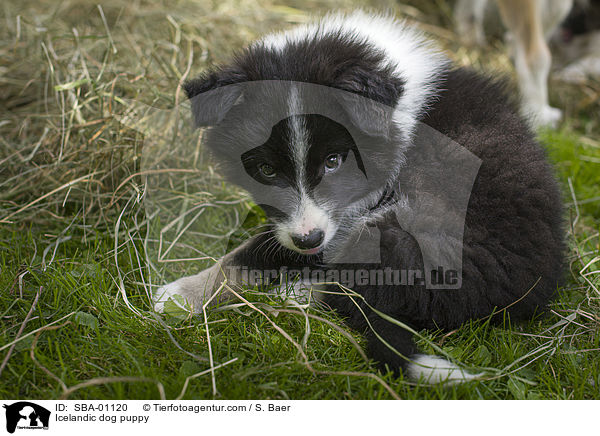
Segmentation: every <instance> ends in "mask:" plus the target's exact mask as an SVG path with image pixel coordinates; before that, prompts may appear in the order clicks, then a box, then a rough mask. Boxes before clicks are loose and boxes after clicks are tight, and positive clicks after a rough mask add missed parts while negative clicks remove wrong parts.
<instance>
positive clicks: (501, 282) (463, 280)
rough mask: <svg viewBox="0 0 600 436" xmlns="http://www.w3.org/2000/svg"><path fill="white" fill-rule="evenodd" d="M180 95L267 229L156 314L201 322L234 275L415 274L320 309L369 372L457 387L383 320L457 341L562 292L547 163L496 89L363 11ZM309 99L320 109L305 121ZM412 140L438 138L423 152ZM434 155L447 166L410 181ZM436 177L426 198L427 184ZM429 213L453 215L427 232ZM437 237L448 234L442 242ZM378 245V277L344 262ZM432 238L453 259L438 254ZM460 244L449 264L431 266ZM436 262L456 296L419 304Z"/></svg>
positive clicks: (256, 50)
mask: <svg viewBox="0 0 600 436" xmlns="http://www.w3.org/2000/svg"><path fill="white" fill-rule="evenodd" d="M306 87H313V88H311V90H307V88H306ZM315 87H316V89H317V91H315ZM185 89H186V91H187V94H188V96H189V97H190V98H191V99H192V110H193V112H194V117H195V120H196V123H197V125H198V126H208V127H209V129H208V130H207V131H206V132H205V134H204V135H203V140H204V141H205V144H206V146H207V147H208V148H209V149H210V151H211V152H212V154H213V155H214V157H215V159H216V160H217V161H218V162H219V163H220V164H221V166H222V168H223V169H224V171H225V173H226V174H227V175H228V177H229V178H230V179H231V180H232V181H233V182H234V183H238V184H240V185H241V186H242V187H244V188H246V189H247V190H248V191H249V192H250V193H252V195H253V196H254V198H255V201H256V202H257V203H258V204H259V205H261V206H262V207H263V208H264V210H265V212H266V213H267V215H268V216H269V218H270V222H271V227H270V230H269V231H268V232H265V233H263V234H260V235H257V236H255V237H253V238H251V239H250V240H248V241H246V242H245V243H244V244H242V246H241V247H239V248H238V249H236V250H234V251H233V252H231V253H229V254H227V255H226V256H225V257H223V258H222V259H221V260H220V261H219V263H218V264H216V265H214V266H213V267H211V268H209V269H207V270H205V271H203V272H201V273H200V274H198V275H195V276H190V277H184V278H181V279H179V280H177V281H175V282H172V283H170V284H168V285H166V286H164V287H162V288H161V289H159V290H158V291H157V292H156V293H155V295H154V299H155V303H156V305H155V308H156V310H158V311H162V310H164V303H165V301H166V300H167V299H168V298H170V297H173V296H176V295H178V296H181V297H183V298H184V299H186V300H187V301H188V302H189V303H190V305H191V306H192V307H193V308H194V309H195V310H200V309H201V307H202V305H203V304H204V303H205V302H206V301H208V299H209V298H211V297H212V296H213V294H214V292H215V290H217V289H218V288H219V286H220V285H221V283H222V281H223V279H224V278H225V277H227V278H228V283H229V285H231V286H239V285H244V283H240V282H237V283H236V280H238V278H237V276H235V274H230V273H229V271H234V270H235V267H246V268H250V269H255V270H261V271H266V270H271V269H275V270H281V268H282V267H285V268H287V269H288V270H290V269H296V270H300V269H305V268H307V269H309V270H318V269H322V270H326V271H338V272H339V271H340V270H341V269H342V268H344V269H353V270H360V269H364V270H369V271H371V270H378V271H390V270H393V271H412V272H413V273H414V272H415V271H416V272H417V273H418V274H416V275H415V276H414V277H413V279H414V278H415V277H416V278H417V279H416V280H410V279H409V280H392V281H391V282H390V281H386V280H383V282H379V281H378V282H377V283H374V282H373V281H370V282H368V283H365V282H360V283H354V284H353V286H350V287H352V290H353V291H354V292H355V293H356V294H354V296H353V297H351V296H349V295H348V294H347V293H344V292H339V291H340V287H339V286H337V285H336V284H328V285H322V286H321V288H320V289H321V290H322V291H323V293H322V294H321V298H322V300H323V301H324V303H325V304H327V305H329V306H330V307H331V308H333V309H335V310H336V311H338V312H339V313H340V314H342V315H343V316H344V317H345V318H346V319H347V322H348V324H349V325H350V326H351V327H353V328H356V329H358V330H360V331H364V332H365V334H366V336H367V339H368V352H369V354H370V356H371V357H372V358H373V359H374V360H375V361H376V362H378V363H379V364H380V365H381V366H382V367H385V366H386V365H387V367H388V368H390V369H391V370H393V371H396V372H397V371H400V370H405V371H406V372H407V375H408V376H409V377H411V378H413V379H419V378H421V377H425V378H426V379H427V380H429V381H432V382H439V381H444V380H460V379H468V378H469V377H470V376H469V374H467V373H465V372H463V371H461V370H460V369H459V368H458V367H457V366H455V365H453V364H452V363H450V362H448V361H446V360H444V359H441V358H438V357H435V356H427V355H423V354H419V353H418V350H417V348H416V345H415V343H414V341H413V335H412V333H410V332H409V331H408V330H407V329H406V328H404V327H403V326H402V325H400V324H399V323H395V322H393V319H395V320H398V321H400V322H401V323H403V324H404V325H407V326H409V327H411V328H412V329H416V330H419V329H432V328H442V329H454V328H457V327H458V326H460V325H461V324H462V323H464V322H465V321H468V320H473V319H479V318H484V317H488V316H491V315H492V314H494V313H495V312H497V311H500V312H501V313H502V314H504V311H505V312H508V313H509V314H510V316H511V319H513V320H514V319H524V318H528V317H531V316H532V314H533V313H534V311H535V310H536V308H539V307H543V306H544V305H545V304H546V303H547V302H548V300H549V299H550V297H551V296H552V295H553V293H554V292H555V291H556V289H557V287H558V286H559V284H560V282H561V277H562V271H563V262H564V257H563V254H564V253H563V252H564V240H563V238H564V231H563V223H562V205H561V195H560V191H559V188H558V185H557V183H556V181H555V179H554V177H553V172H552V168H551V166H550V165H549V163H548V162H547V160H546V157H545V153H544V151H543V149H542V147H541V146H540V145H539V144H538V143H537V142H536V140H535V138H534V135H533V134H532V133H531V131H530V129H529V127H528V126H527V124H526V122H525V121H524V120H523V119H522V118H521V117H520V116H519V114H518V109H517V107H516V105H515V104H514V103H513V99H512V98H510V97H509V96H508V95H507V91H506V87H505V86H504V85H503V84H501V83H498V82H495V81H491V80H489V79H488V78H485V77H482V76H481V75H479V74H477V73H474V72H472V71H469V70H467V69H464V68H454V67H452V66H451V65H450V63H449V61H448V60H447V58H446V57H445V56H444V55H443V54H441V53H440V52H439V51H438V50H436V49H435V48H434V47H432V45H431V44H430V43H429V42H428V41H427V40H426V39H425V38H424V37H423V36H422V35H421V34H420V33H419V32H418V31H417V30H416V29H414V28H412V27H410V26H408V25H407V24H405V23H402V22H398V21H396V20H394V19H393V18H390V17H386V16H373V15H369V14H366V13H364V12H360V11H359V12H355V13H353V14H350V15H340V14H334V15H329V16H326V17H325V18H323V19H322V20H320V21H319V22H317V23H314V24H310V25H306V26H302V27H299V28H297V29H293V30H292V31H290V32H287V33H282V34H273V35H269V36H266V37H265V38H263V39H261V40H259V41H257V42H255V43H253V44H251V45H250V46H249V47H248V48H247V49H245V50H244V51H242V52H240V53H239V54H238V55H237V56H236V57H235V58H234V60H233V61H232V63H231V64H229V65H227V66H221V67H218V68H215V69H213V70H212V71H208V72H206V73H204V74H202V75H201V76H200V77H198V78H196V79H194V80H190V81H188V82H187V83H186V84H185ZM319 90H322V92H321V91H319ZM327 90H333V91H334V92H333V93H332V94H331V95H328V94H327V92H328V91H327ZM324 96H325V97H324ZM353 97H356V99H353ZM319 99H321V100H326V105H328V107H327V109H324V110H317V109H315V103H314V101H315V100H319ZM276 106H280V107H278V108H277V109H274V107H276ZM385 108H389V111H386V109H385ZM274 114H275V115H274ZM276 114H279V115H276ZM424 131H435V132H438V133H439V135H438V136H435V135H434V136H430V135H426V139H425V140H423V136H422V134H423V132H424ZM436 138H439V140H437V139H436ZM448 143H456V144H460V147H459V148H460V149H462V150H466V151H465V153H468V154H469V155H471V156H473V157H475V159H476V160H477V161H478V164H477V165H475V166H469V165H468V164H467V163H465V164H464V165H462V164H460V162H461V160H460V159H459V160H458V161H453V162H454V163H452V164H448V165H449V167H445V165H444V162H446V161H447V160H446V158H447V159H449V161H452V159H454V158H455V156H454V155H455V154H460V153H461V152H460V151H456V153H455V152H454V151H451V152H450V153H447V150H449V149H448ZM442 148H443V149H445V150H446V155H445V158H443V159H439V160H437V161H436V162H435V163H433V164H431V163H430V164H423V161H426V160H427V159H428V158H429V157H430V156H432V155H436V154H437V153H438V152H439V150H440V149H442ZM450 150H454V149H450ZM457 150H458V149H457ZM457 162H459V164H458V165H457ZM473 171H474V172H473ZM434 172H435V173H436V174H437V175H436V176H435V177H437V180H438V182H440V180H441V183H438V184H437V185H436V186H437V187H432V186H433V185H432V186H429V185H427V183H426V182H424V180H425V181H426V180H430V179H431V178H432V177H433V178H434V179H435V177H434V176H432V173H434ZM466 173H470V174H472V175H473V177H472V179H471V180H470V181H469V180H468V177H467V178H466V179H465V180H466V181H465V183H463V185H465V186H466V188H465V189H463V191H465V192H467V195H466V196H464V195H463V196H462V198H463V201H464V214H463V215H462V216H461V215H460V213H458V212H459V211H460V207H461V206H460V205H457V206H456V208H454V209H453V206H452V205H450V206H448V204H453V205H456V203H460V198H458V197H457V198H454V197H453V195H454V193H455V191H456V189H455V188H457V189H458V188H461V187H458V186H454V185H453V183H455V182H452V180H454V181H455V180H460V178H461V177H462V176H463V174H466ZM444 177H447V178H448V182H447V183H446V182H445V181H444V180H445V179H444ZM445 185H447V186H445ZM415 186H416V188H415ZM462 188H464V186H463V187H462ZM462 188H461V189H462ZM436 189H437V190H439V189H441V190H442V191H443V194H441V195H440V193H439V192H438V193H437V194H436V193H435V192H434V191H436ZM458 190H460V189H458ZM455 200H456V201H455ZM445 203H448V204H445ZM440 205H443V207H442V206H440ZM438 206H440V207H438ZM428 210H437V211H438V212H439V210H442V211H450V212H448V213H443V214H442V215H441V216H440V215H439V214H438V215H437V216H435V217H433V218H432V217H431V216H423V215H426V212H427V211H428ZM454 212H457V213H454ZM411 214H412V215H411ZM403 217H404V218H403ZM407 217H408V218H407ZM447 223H454V227H453V228H454V229H456V228H458V230H459V231H457V232H456V234H454V235H453V236H452V237H451V238H449V237H448V236H447V233H448V232H447V231H446V230H445V229H446V228H449V227H444V226H445V225H446V224H447ZM456 223H458V224H460V225H459V226H456V225H455V224H456ZM451 227H452V226H451ZM425 228H426V230H423V229H425ZM415 229H416V230H415ZM419 229H420V230H419ZM432 229H433V230H432ZM371 230H376V231H373V232H372V231H371ZM413 230H415V231H413ZM375 233H376V235H377V236H376V237H377V239H376V243H375V245H376V246H377V248H378V249H379V252H378V254H377V256H376V257H377V259H376V260H375V261H374V260H373V259H372V258H371V259H367V261H365V263H364V264H361V261H360V260H356V259H359V258H360V256H361V255H364V252H365V251H368V250H363V249H362V248H359V250H358V253H355V254H357V255H358V257H352V256H350V257H348V256H344V255H346V254H348V253H349V252H351V251H352V250H351V249H352V248H353V247H357V246H359V247H362V246H360V244H359V243H358V242H357V241H358V239H360V240H361V241H363V242H364V241H365V240H366V241H367V245H368V242H369V239H370V235H374V234H375ZM423 235H425V236H423ZM444 238H447V239H448V240H451V241H450V242H448V241H446V242H448V243H447V244H446V242H444V243H442V244H440V243H439V241H438V239H444ZM371 239H373V238H371ZM456 240H458V242H459V245H458V246H459V247H460V249H459V250H456V249H455V250H454V251H453V250H452V249H450V250H445V249H444V248H443V247H445V246H453V247H454V248H456V246H457V245H452V244H454V243H455V242H456ZM440 247H442V248H440ZM426 251H428V253H426ZM442 251H443V252H444V253H446V254H448V253H450V255H449V256H446V257H447V259H446V261H448V262H450V263H452V262H454V261H455V260H457V259H458V260H459V261H460V265H461V271H460V278H459V280H458V281H457V280H456V277H454V278H453V280H449V282H448V283H449V284H448V286H441V287H440V286H437V287H436V286H430V285H431V281H430V280H423V277H424V276H427V274H428V271H426V270H427V268H428V266H430V264H431V262H430V260H431V259H432V258H436V256H437V257H439V258H438V260H439V259H443V258H444V256H443V255H442V254H440V253H441V252H442ZM340 255H342V256H341V257H340ZM363 257H364V256H363ZM448 258H449V259H448ZM455 258H456V259H455ZM340 259H341V260H340ZM428 259H429V260H428ZM232 267H233V268H232ZM419 272H420V273H419ZM325 277H329V276H325ZM323 281H325V282H328V281H329V280H323ZM457 283H458V285H457ZM245 284H248V285H252V283H245ZM357 295H358V296H359V298H357ZM221 297H223V296H220V298H221ZM384 314H385V315H387V316H382V315H384Z"/></svg>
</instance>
